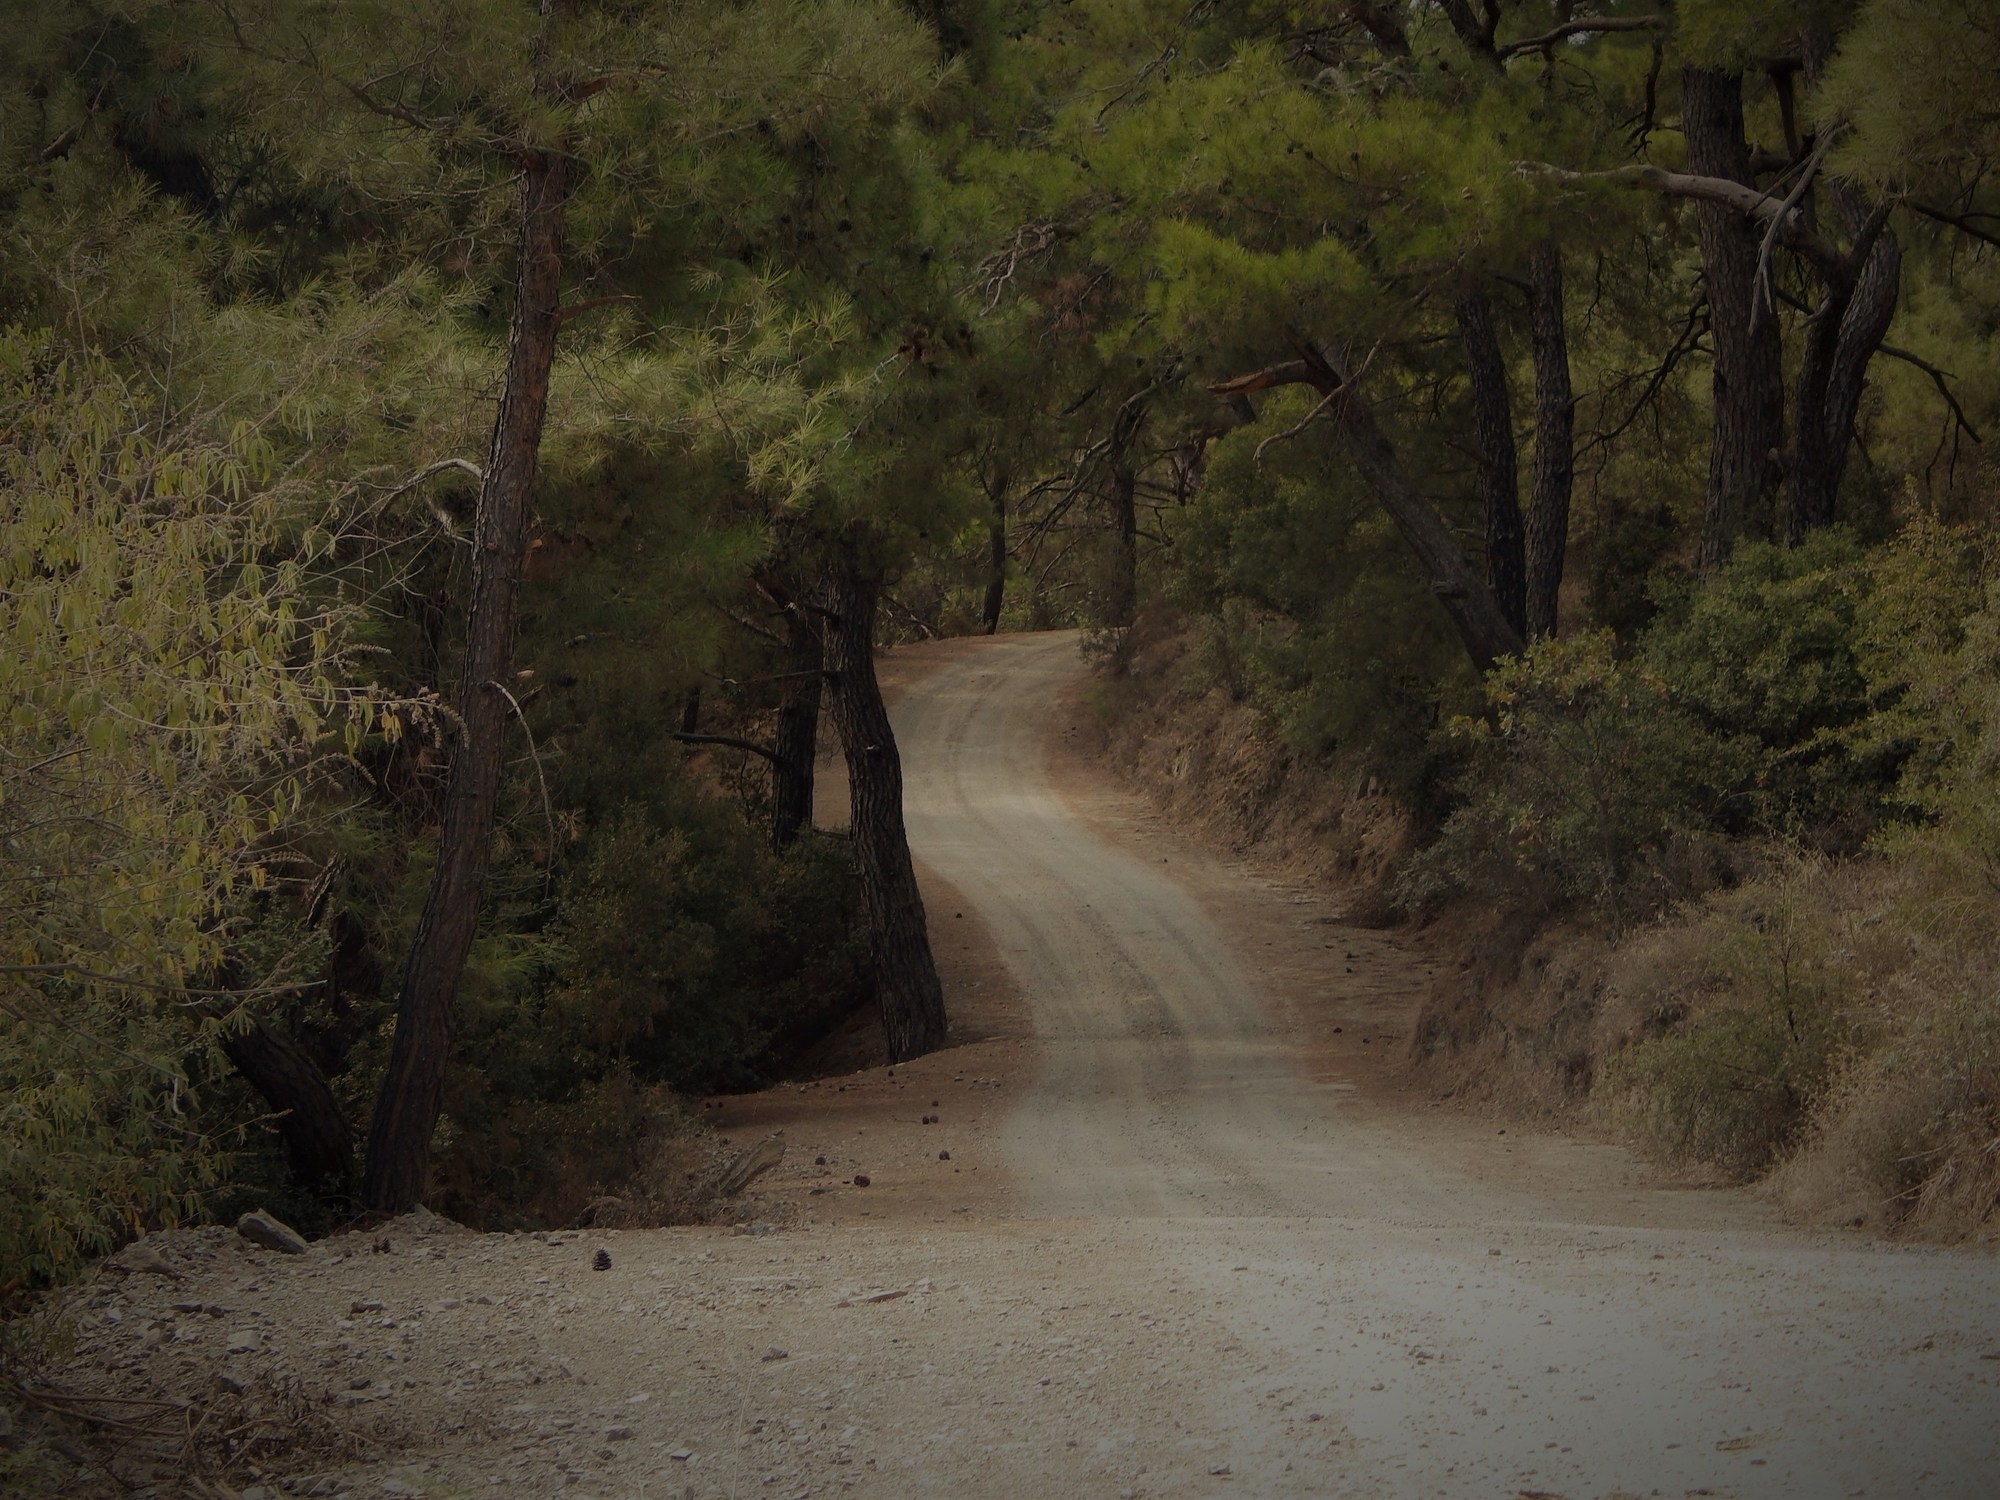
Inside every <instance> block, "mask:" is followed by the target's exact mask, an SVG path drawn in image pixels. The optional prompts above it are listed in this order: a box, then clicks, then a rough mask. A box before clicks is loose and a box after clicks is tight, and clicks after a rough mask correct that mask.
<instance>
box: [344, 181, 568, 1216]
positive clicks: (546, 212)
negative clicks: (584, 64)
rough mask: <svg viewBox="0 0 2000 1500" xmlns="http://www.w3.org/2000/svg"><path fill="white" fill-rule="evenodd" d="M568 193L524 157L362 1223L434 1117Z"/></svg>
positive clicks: (401, 1199) (483, 813) (554, 325)
mask: <svg viewBox="0 0 2000 1500" xmlns="http://www.w3.org/2000/svg"><path fill="white" fill-rule="evenodd" d="M569 188H570V169H569V163H568V159H567V158H566V157H565V156H564V155H562V154H561V153H560V152H546V153H536V154H534V155H533V156H531V157H529V159H528V160H527V162H526V165H525V166H524V168H523V176H522V182H521V208H520V214H521V220H520V226H519V234H518V237H517V241H516V249H515V262H514V310H513V316H512V321H511V326H510V328H509V331H508V342H507V376H506V386H505V388H504V389H503V390H502V392H501V395H500V411H499V414H498V416H497V417H496V418H495V420H494V423H493V441H492V445H491V447H490V448H489V450H488V453H487V460H486V477H485V480H484V482H483V483H482V484H481V485H480V489H479V507H478V513H477V515H476V517H475V519H474V523H473V554H472V601H471V608H470V609H469V610H468V612H467V615H466V624H465V657H464V661H463V663H462V664H461V667H460V679H459V686H458V697H457V705H456V706H457V710H458V719H459V722H458V725H457V745H456V747H455V749H454V752H453V755H452V766H451V785H450V789H449V790H448V791H447V793H446V801H445V815H444V831H443V833H442V835H441V836H440V838H439V840H438V851H437V867H436V869H435V870H434V871H433V873H432V876H431V885H430V893H429V895H428V896H427V897H426V898H425V901H424V910H423V916H422V917H421V919H420V920H419V921H418V924H417V935H416V939H415V941H414V942H413V943H412V945H411V948H410V957H409V962H408V963H407V965H406V966H405V967H404V970H403V989H402V996H401V999H400V1000H399V1002H398V1005H397V1011H396V1036H395V1041H394V1042H393V1044H392V1045H391V1047H390V1051H389V1070H388V1074H387V1076H385V1077H384V1078H383V1080H382V1092H381V1094H380V1096H379V1097H378V1098H377V1100H376V1105H375V1119H374V1123H373V1125H372V1127H371V1128H370V1130H369V1133H368V1165H367V1171H366V1175H365V1177H364V1179H363V1182H362V1202H363V1203H364V1204H365V1205H366V1206H367V1207H369V1208H372V1209H386V1210H390V1211H395V1210H400V1209H404V1208H408V1207H409V1206H410V1205H411V1204H413V1203H416V1202H418V1201H419V1200H420V1199H422V1197H423V1195H424V1189H425V1184H426V1179H427V1177H428V1173H429V1168H430V1143H431V1133H432V1131H433V1130H434V1129H435V1128H436V1126H437V1119H438V1114H439V1111H440V1110H441V1109H442V1108H443V1103H444V1081H445V1063H446V1056H447V1053H448V1051H449V1049H450V1045H451V1011H452V1005H453V1003H454V1001H455V1000H456V998H457V994H458V982H459V978H460V976H461V975H462V974H463V973H464V970H465V956H466V953H467V951H468V950H469V949H470V948H471V946H472V936H473V927H474V924H475V922H476V921H477V919H478V915H479V900H480V892H481V888H482V887H483V886H484V884H485V880H486V861H487V855H488V852H489V850H490V847H491V844H492V839H493V819H494V813H495V809H496V808H497V807H498V805H499V798H500V779H501V748H502V742H503V740H504V738H505V735H506V728H507V713H508V708H509V705H508V700H507V696H506V693H505V691H504V688H503V684H505V683H506V681H507V679H508V677H509V675H510V671H511V667H512V659H513V649H514V611H515V596H516V594H517V593H518V591H519V587H520V581H521V559H522V556H523V553H524V551H525V548H526V544H527V529H528V491H529V489H530V487H531V486H532V485H533V484H534V480H535V466H536V462H537V460H538V458H539V456H540V450H541V441H542V421H543V418H544V416H545V415H546V413H547V410H548V397H549V374H550V371H551V369H552V368H553V366H554V364H555V350H556V334H557V331H558V329H559V328H560V327H561V324H562V314H561V311H560V307H559V303H560V301H561V292H562V229H563V214H564V210H565V207H566V206H567V202H568V197H569Z"/></svg>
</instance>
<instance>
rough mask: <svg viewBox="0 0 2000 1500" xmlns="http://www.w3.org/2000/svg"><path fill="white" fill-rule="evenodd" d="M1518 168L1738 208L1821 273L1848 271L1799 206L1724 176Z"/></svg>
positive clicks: (1540, 165)
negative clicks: (1773, 228)
mask: <svg viewBox="0 0 2000 1500" xmlns="http://www.w3.org/2000/svg"><path fill="white" fill-rule="evenodd" d="M1516 170H1518V171H1521V172H1523V173H1539V174H1540V175H1542V176H1545V177H1551V178H1554V179H1555V180H1556V181H1557V182H1561V183H1573V184H1583V183H1593V182H1602V183H1608V184H1610V185H1612V186H1614V187H1632V188H1650V189H1651V190H1652V191H1654V192H1656V193H1665V194H1666V195H1667V196H1669V197H1672V198H1691V199H1694V200H1696V201H1697V202H1702V203H1719V204H1721V205H1722V206H1723V207H1724V208H1733V209H1735V210H1736V212H1738V213H1740V214H1742V215H1743V216H1744V217H1745V218H1748V219H1760V220H1767V221H1774V222H1775V223H1776V224H1777V227H1778V237H1779V239H1780V240H1781V241H1783V243H1784V244H1786V245H1787V246H1789V247H1790V248H1791V249H1793V250H1796V251H1797V252H1798V253H1799V254H1800V255H1803V256H1804V257H1805V258H1806V259H1807V260H1809V261H1811V262H1812V263H1813V265H1814V266H1815V267H1816V268H1817V269H1818V270H1820V271H1821V272H1822V273H1823V274H1825V275H1827V276H1830V277H1837V276H1840V275H1841V274H1842V273H1843V271H1844V270H1845V268H1846V264H1847V257H1846V256H1844V255H1842V254H1841V253H1840V250H1839V248H1838V247H1837V246H1836V245H1834V243H1833V242H1832V241H1831V240H1829V239H1827V238H1826V236H1824V235H1823V234H1821V233H1820V232H1819V231H1818V230H1816V229H1814V228H1813V227H1812V226H1811V225H1810V224H1808V223H1806V222H1805V220H1804V218H1803V217H1802V216H1801V215H1800V214H1799V212H1798V210H1797V208H1796V207H1791V208H1788V207H1787V206H1786V204H1785V200H1783V199H1779V198H1775V197H1773V196H1772V195H1771V194H1769V193H1767V192H1765V191H1764V190H1763V189H1761V188H1754V187H1747V186H1745V185H1744V184H1743V183H1740V182H1731V181H1730V180H1729V179H1728V178H1726V177H1702V176H1698V175H1696V174H1695V173H1692V172H1669V171H1668V170H1667V169H1666V168H1664V167H1655V166H1651V165H1648V164H1645V163H1639V164H1635V165H1633V166H1629V167H1612V168H1611V169H1609V170H1608V171H1603V172H1573V171H1570V170H1569V169H1568V168H1566V167H1557V166H1552V165H1550V164H1549V163H1547V162H1533V161H1524V162H1519V163H1516Z"/></svg>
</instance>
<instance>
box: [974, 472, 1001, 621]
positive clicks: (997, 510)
mask: <svg viewBox="0 0 2000 1500" xmlns="http://www.w3.org/2000/svg"><path fill="white" fill-rule="evenodd" d="M989 493H990V494H991V495H992V497H993V514H992V516H991V517H990V518H989V519H988V521H987V523H986V597H985V599H984V600H982V601H981V603H980V606H979V632H980V634H981V635H993V634H995V633H996V632H997V631H998V630H999V629H1000V606H1001V605H1002V604H1003V603H1004V602H1005V601H1006V598H1007V479H1006V476H1005V475H1002V476H1001V478H1000V480H999V482H998V483H996V484H994V485H993V486H992V488H991V490H990V491H989Z"/></svg>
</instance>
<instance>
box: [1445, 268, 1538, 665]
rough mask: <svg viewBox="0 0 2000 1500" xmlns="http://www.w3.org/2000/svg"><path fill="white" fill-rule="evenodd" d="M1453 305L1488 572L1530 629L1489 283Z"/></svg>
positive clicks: (1474, 284)
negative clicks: (1476, 466)
mask: <svg viewBox="0 0 2000 1500" xmlns="http://www.w3.org/2000/svg"><path fill="white" fill-rule="evenodd" d="M1453 310H1454V311H1455V312H1456V313H1457V315H1458V331H1459V336H1460V337H1461V338H1462V339H1463V340H1464V342H1465V369H1466V374H1467V376H1468V377H1469V378H1470V382H1471V387H1472V437H1473V448H1474V451H1475V452H1476V453H1477V454H1478V458H1479V508H1480V511H1481V514H1482V515H1483V516H1484V518H1485V523H1486V576H1487V579H1488V581H1489V582H1491V584H1492V585H1493V597H1494V598H1495V599H1496V600H1497V601H1498V602H1499V605H1500V611H1501V613H1502V614H1504V615H1506V617H1507V623H1508V624H1509V625H1512V626H1513V627H1514V629H1515V630H1516V631H1517V632H1519V633H1521V634H1524V635H1525V634H1526V633H1527V628H1528V624H1527V620H1528V615H1527V590H1528V583H1527V561H1526V557H1525V554H1524V552H1523V546H1522V540H1521V484H1520V472H1519V468H1518V463H1517V460H1516V456H1515V450H1514V408H1513V402H1512V401H1511V400H1510V399H1509V397H1508V394H1507V361H1506V358H1505V356H1503V355H1502V354H1501V352H1500V337H1499V335H1498V334H1497V333H1495V332H1494V331H1493V306H1492V303H1491V302H1490V301H1489V300H1488V299H1487V296H1486V288H1485V287H1484V286H1482V285H1480V283H1479V282H1478V281H1477V280H1475V279H1472V278H1468V279H1467V280H1466V283H1465V285H1464V286H1463V287H1462V288H1461V289H1460V291H1459V294H1458V298H1457V301H1456V302H1455V303H1454V304H1453Z"/></svg>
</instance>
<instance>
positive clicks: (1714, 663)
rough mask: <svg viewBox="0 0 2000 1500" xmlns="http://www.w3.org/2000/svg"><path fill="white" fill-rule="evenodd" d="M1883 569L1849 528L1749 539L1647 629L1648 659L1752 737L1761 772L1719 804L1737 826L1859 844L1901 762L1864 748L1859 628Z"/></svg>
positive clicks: (1716, 718) (1711, 724) (1642, 651)
mask: <svg viewBox="0 0 2000 1500" xmlns="http://www.w3.org/2000/svg"><path fill="white" fill-rule="evenodd" d="M1872 594H1873V578H1872V575H1871V572H1870V569H1869V567H1868V565H1867V558H1866V556H1865V555H1864V553H1863V552H1862V549H1861V547H1860V545H1859V544H1858V543H1857V542H1856V541H1855V540H1854V539H1853V538H1852V537H1851V536H1849V535H1847V534H1846V533H1844V532H1839V531H1824V532H1817V533H1815V534H1813V535H1812V536H1811V537H1809V538H1808V539H1807V540H1806V541H1804V542H1803V543H1801V544H1800V545H1799V546H1797V547H1792V548H1779V547H1773V546H1770V545H1767V544H1763V543H1747V544H1745V545H1743V546H1741V547H1739V548H1738V549H1737V550H1736V552H1735V553H1734V554H1733V555H1732V556H1731V557H1730V560H1729V562H1728V564H1727V565H1726V566H1725V567H1723V568H1722V569H1721V570H1720V571H1719V572H1718V573H1716V575H1715V576H1714V577H1713V578H1710V579H1707V580H1705V581H1704V582H1703V583H1702V584H1701V585H1700V586H1698V587H1693V588H1690V589H1688V590H1687V591H1686V592H1684V593H1683V594H1682V595H1681V596H1680V597H1679V598H1678V599H1676V600H1673V601H1671V602H1670V603H1669V605H1668V607H1667V608H1666V609H1665V610H1664V612H1663V613H1662V615H1661V617H1660V619H1658V620H1657V621H1656V622H1655V623H1654V624H1653V625H1652V627H1651V628H1650V629H1649V630H1647V632H1646V633H1645V635H1644V636H1643V637H1642V639H1641V641H1640V643H1639V647H1638V650H1637V653H1636V655H1637V660H1638V662H1639V664H1640V666H1641V669H1642V670H1643V671H1644V672H1645V673H1647V674H1648V675H1649V676H1650V677H1652V678H1653V679H1655V680H1656V681H1657V682H1658V683H1659V684H1660V685H1661V687H1662V689H1663V690H1664V691H1665V693H1666V695H1667V696H1668V698H1669V699H1670V700H1671V701H1672V702H1673V703H1674V705H1675V706H1676V707H1677V708H1678V709H1680V710H1681V711H1682V712H1684V713H1686V714H1688V715H1690V716H1691V717H1693V718H1694V719H1695V720H1697V721H1698V722H1699V723H1700V724H1701V725H1702V726H1703V727H1704V728H1705V729H1706V730H1707V731H1708V732H1709V733H1710V734H1711V735H1713V736H1715V737H1717V738H1719V739H1723V740H1730V741H1740V742H1745V743H1747V744H1751V745H1754V746H1755V747H1756V748H1757V750H1758V752H1759V753H1758V756H1757V759H1756V763H1755V766H1754V768H1753V769H1752V773H1751V775H1750V776H1749V777H1748V779H1747V780H1746V782H1745V783H1744V784H1743V785H1742V786H1741V787H1739V788H1737V789H1736V795H1734V796H1732V797H1731V798H1730V799H1729V801H1728V802H1727V803H1725V804H1723V806H1722V808H1721V812H1722V813H1723V817H1724V823H1725V826H1726V827H1728V828H1729V829H1730V830H1731V831H1732V832H1739V833H1740V832H1774V833H1780V834H1786V835H1799V836H1805V837H1808V838H1810V839H1812V840H1814V841H1816V842H1819V843H1821V844H1823V845H1826V846H1828V847H1838V848H1841V849H1849V850H1851V849H1853V848H1855V847H1858V846H1859V844H1860V843H1861V841H1862V840H1863V839H1865V838H1866V836H1867V833H1868V832H1869V830H1870V828H1871V827H1872V826H1873V820H1874V816H1875V809H1876V807H1877V804H1878V802H1879V799H1880V796H1881V793H1882V792H1883V790H1884V789H1885V788H1886V787H1887V786H1888V785H1889V783H1890V781H1891V780H1892V779H1893V776H1894V774H1895V768H1894V765H1893V764H1891V763H1887V762H1885V761H1884V759H1883V758H1882V757H1880V756H1874V755H1867V754H1862V753H1858V751H1859V750H1860V748H1861V746H1860V742H1859V741H1857V740H1856V738H1855V737H1854V735H1853V733H1852V731H1853V729H1854V726H1856V725H1857V724H1859V723H1860V722H1861V721H1862V720H1863V719H1864V718H1865V717H1866V716H1867V714H1868V713H1869V711H1870V706H1871V704H1870V689H1869V683H1868V680H1867V676H1866V674H1865V672H1864V670H1863V666H1862V661H1861V650H1860V646H1861V635H1862V630H1863V627H1864V622H1865V621H1866V619H1867V618H1868V616H1869V612H1870V609H1871V608H1872V604H1871V598H1872Z"/></svg>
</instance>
